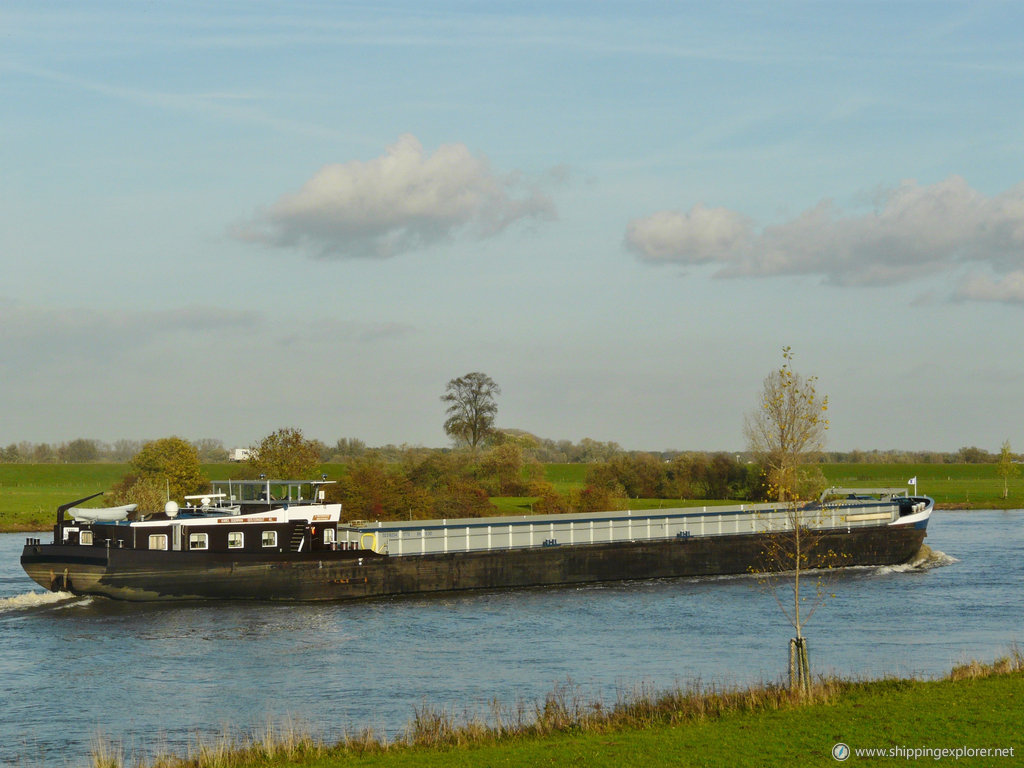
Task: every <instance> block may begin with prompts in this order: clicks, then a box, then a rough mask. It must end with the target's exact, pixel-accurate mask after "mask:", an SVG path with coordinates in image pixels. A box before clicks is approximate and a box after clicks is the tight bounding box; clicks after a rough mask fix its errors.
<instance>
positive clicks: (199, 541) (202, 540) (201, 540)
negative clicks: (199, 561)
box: [188, 533, 210, 549]
mask: <svg viewBox="0 0 1024 768" xmlns="http://www.w3.org/2000/svg"><path fill="white" fill-rule="evenodd" d="M209 547H210V537H209V536H208V535H207V534H205V533H190V534H189V535H188V548H189V549H209Z"/></svg>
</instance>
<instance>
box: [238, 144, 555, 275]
mask: <svg viewBox="0 0 1024 768" xmlns="http://www.w3.org/2000/svg"><path fill="white" fill-rule="evenodd" d="M554 214H555V209H554V205H553V204H552V202H551V200H550V199H549V198H548V197H547V195H545V194H544V193H543V191H542V190H541V189H540V187H539V186H538V185H530V184H527V183H524V181H523V179H522V177H521V176H520V175H519V174H515V173H512V174H504V175H503V174H498V173H496V172H495V171H494V170H492V169H491V167H490V165H489V163H488V162H487V160H486V159H485V158H483V157H479V156H476V155H473V154H472V153H471V152H470V150H469V149H468V148H467V147H466V146H465V145H464V144H444V145H442V146H440V147H438V149H437V150H436V151H435V152H434V153H433V154H426V153H425V152H424V150H423V146H422V145H421V144H420V142H419V141H418V140H417V139H416V137H415V136H412V135H410V134H405V135H403V136H400V137H399V139H398V141H397V142H395V143H394V144H392V145H391V146H390V147H388V148H387V151H386V152H385V153H384V154H383V155H382V156H380V157H377V158H374V159H373V160H370V161H368V162H359V161H351V162H348V163H335V164H331V165H326V166H324V167H323V168H321V169H320V170H319V171H317V172H316V173H315V174H314V175H313V177H312V178H310V179H309V180H308V181H307V182H306V183H305V184H304V185H303V186H302V188H301V189H299V190H298V191H297V192H295V193H292V194H287V195H284V196H282V197H281V198H280V199H278V200H277V202H275V203H274V204H272V205H270V206H269V207H267V208H266V209H264V210H262V211H260V212H258V213H257V214H256V216H255V217H254V218H253V219H252V220H251V221H249V222H247V223H245V224H242V225H240V226H238V227H236V228H235V229H234V230H233V234H234V236H235V237H237V238H239V239H241V240H245V241H248V242H259V243H264V244H267V245H272V246H279V247H298V248H304V249H307V250H310V251H312V252H313V253H314V254H315V255H317V256H320V257H323V258H338V257H372V258H386V257H389V256H394V255H396V254H398V253H401V252H403V251H408V250H411V249H414V248H418V247H423V246H429V245H432V244H435V243H438V242H442V241H445V240H448V239H449V238H451V237H453V236H455V235H456V234H457V233H460V232H470V233H472V234H474V235H475V236H476V237H481V238H483V237H490V236H492V235H495V234H497V233H499V232H501V231H502V230H504V229H505V228H506V227H508V226H509V225H511V224H512V223H514V222H517V221H522V220H529V219H551V218H553V217H554Z"/></svg>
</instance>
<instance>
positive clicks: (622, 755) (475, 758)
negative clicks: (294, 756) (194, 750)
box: [303, 675, 1024, 768]
mask: <svg viewBox="0 0 1024 768" xmlns="http://www.w3.org/2000/svg"><path fill="white" fill-rule="evenodd" d="M1022 712H1024V679H1022V678H1021V677H1020V676H1019V675H1017V676H1015V677H1009V676H1008V677H989V678H983V679H980V680H972V681H958V682H953V681H950V680H945V681H941V682H880V683H870V684H864V685H862V686H857V687H855V688H854V690H851V691H849V692H847V693H844V694H841V695H839V696H838V697H837V700H836V701H834V702H832V703H827V704H816V705H811V706H808V707H805V708H796V709H784V710H775V711H766V712H754V713H744V712H734V713H730V714H727V715H724V716H722V717H720V718H718V719H710V720H704V721H697V722H688V723H682V724H678V725H658V726H653V727H650V728H644V729H640V728H633V729H627V730H621V731H609V732H585V733H576V734H573V733H561V734H558V735H556V736H549V737H545V738H533V739H524V740H521V741H516V742H511V743H495V744H490V745H485V746H476V747H466V748H460V749H447V750H438V749H433V750H417V749H410V750H404V751H396V752H392V753H378V754H372V755H364V756H359V757H354V756H344V757H336V758H323V759H320V760H315V761H311V762H308V763H303V765H306V766H308V768H335V767H339V766H353V768H354V767H355V766H366V767H367V768H370V767H371V766H372V767H376V766H380V768H405V766H409V767H410V768H411V767H412V766H417V767H423V768H429V767H430V766H436V767H437V768H451V767H452V766H524V767H525V766H545V765H550V766H588V767H593V768H601V767H607V768H619V767H620V766H624V765H642V766H651V767H652V768H653V767H655V766H665V767H666V768H668V767H669V766H672V768H685V767H689V766H694V767H696V766H721V767H722V768H742V767H743V766H750V768H759V767H761V766H822V765H832V764H837V762H836V761H835V760H834V759H833V757H832V748H833V747H834V746H835V745H836V744H837V743H840V742H842V743H845V744H847V745H849V746H850V747H851V749H864V748H869V749H870V748H877V749H903V750H904V752H903V754H904V755H907V754H913V753H912V752H911V750H914V749H921V748H932V749H935V748H938V749H941V748H950V749H955V748H958V747H964V746H968V747H974V748H978V747H985V748H990V747H991V748H1004V749H1009V748H1012V749H1013V750H1014V756H1015V757H1016V760H1019V759H1021V755H1024V738H1022V736H1021V731H1020V725H1019V723H1020V715H1021V713H1022ZM919 759H920V761H922V762H929V763H934V762H936V761H935V758H934V757H931V756H925V755H924V754H922V755H921V757H920V758H919ZM947 759H948V760H952V759H953V758H952V757H949V758H947ZM847 762H848V764H851V765H863V766H874V765H893V764H894V763H906V762H918V761H910V760H908V759H907V757H905V756H900V755H899V754H898V753H897V754H895V755H893V756H891V757H890V756H885V757H873V758H872V757H862V756H858V755H856V754H854V755H853V756H851V757H850V759H849V760H848V761H847ZM958 762H963V763H966V764H968V765H972V764H973V765H979V766H981V765H986V766H992V765H998V764H1000V762H1002V763H1003V764H1005V765H1007V766H1010V765H1015V764H1018V763H1016V761H1015V759H1014V757H1009V756H1008V757H1006V758H1002V759H1001V761H1000V759H997V758H995V757H989V756H986V757H984V758H981V757H976V758H973V759H972V758H968V757H966V756H965V757H963V758H961V760H960V761H958ZM918 764H919V763H918Z"/></svg>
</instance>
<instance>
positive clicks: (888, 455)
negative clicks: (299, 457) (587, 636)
mask: <svg viewBox="0 0 1024 768" xmlns="http://www.w3.org/2000/svg"><path fill="white" fill-rule="evenodd" d="M509 440H512V441H515V442H516V443H517V444H519V445H520V447H521V448H522V450H523V454H524V456H525V457H526V458H528V459H530V460H534V461H538V462H540V463H542V464H595V463H600V462H607V461H610V460H611V459H612V458H614V457H617V456H651V457H654V458H655V459H658V460H660V461H663V462H671V461H672V460H674V459H676V458H677V457H679V456H693V455H704V456H709V457H710V456H715V455H719V454H718V453H716V452H713V451H685V450H664V451H633V450H626V449H624V448H623V447H622V446H620V445H619V444H618V443H616V442H613V441H607V442H602V441H600V440H592V439H591V438H589V437H585V438H583V439H582V440H580V441H579V442H578V443H574V442H573V441H571V440H551V439H548V438H540V437H536V436H535V435H532V434H530V433H528V432H523V431H521V430H505V431H503V432H499V433H498V437H497V439H492V440H491V442H490V443H489V444H488V446H487V447H488V448H493V447H494V446H495V445H499V444H501V443H503V442H507V441H509ZM146 442H147V441H145V440H116V441H114V442H113V443H106V442H103V441H100V440H93V439H89V438H77V439H75V440H71V441H69V442H62V443H32V442H27V441H22V442H18V443H10V444H8V445H7V446H6V447H3V448H0V463H3V464H92V463H105V462H110V463H121V464H123V463H127V462H129V461H131V460H132V458H134V457H135V456H136V455H137V454H138V453H139V451H141V450H142V446H143V445H145V443H146ZM190 442H191V444H192V445H193V446H194V447H195V449H196V451H197V452H198V454H199V458H200V460H201V461H203V462H208V463H216V462H224V461H228V459H229V457H230V454H229V450H228V448H227V447H225V445H224V443H223V441H221V440H217V439H213V438H206V439H202V440H192V441H190ZM310 442H312V443H313V444H314V445H315V446H316V449H317V450H318V451H319V453H320V458H321V461H323V462H324V463H345V462H347V461H351V460H353V459H357V458H362V457H366V456H373V457H375V458H378V459H382V460H384V461H388V462H401V461H404V460H405V459H406V458H407V457H408V456H409V455H417V456H420V455H423V454H425V453H435V452H436V453H441V454H445V453H450V452H451V450H452V449H450V448H424V447H421V446H410V445H405V444H403V445H393V444H388V445H383V446H376V447H371V446H368V445H367V444H366V443H365V442H363V441H362V440H359V439H358V438H350V437H343V438H341V439H339V440H338V441H337V442H335V444H334V445H327V444H326V443H323V442H321V441H319V440H312V441H310ZM239 447H241V446H239ZM722 455H731V456H733V457H734V458H735V459H736V461H737V462H740V463H746V462H748V461H750V459H751V458H752V457H751V456H750V455H749V454H748V453H747V452H745V451H736V452H730V453H728V454H724V453H723V454H722ZM1017 458H1019V456H1018V457H1017ZM820 460H821V461H822V462H823V463H828V464H994V463H996V462H997V461H998V460H999V453H998V452H996V453H990V452H989V451H987V450H985V449H984V448H978V447H976V446H968V447H964V448H961V449H960V450H958V451H956V452H953V453H949V452H941V451H900V450H886V451H882V450H853V451H830V452H827V453H824V454H822V456H821V457H820Z"/></svg>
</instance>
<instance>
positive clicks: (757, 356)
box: [0, 0, 1024, 450]
mask: <svg viewBox="0 0 1024 768" xmlns="http://www.w3.org/2000/svg"><path fill="white" fill-rule="evenodd" d="M425 5H426V4H422V3H365V4H363V3H360V4H353V3H344V2H307V3H269V2H264V3H260V2H245V3H217V4H209V3H188V2H177V3H145V4H142V3H129V2H125V3H105V2H75V3H70V2H68V3H60V2H56V3H46V4H40V3H35V2H32V3H28V2H18V0H12V1H11V2H7V3H5V4H4V6H3V8H2V9H0V41H2V42H0V99H2V102H0V103H2V104H3V113H2V117H0V258H2V259H3V267H4V269H3V273H4V275H5V279H4V280H3V283H2V285H0V376H2V384H0V387H2V393H0V395H2V396H0V442H2V443H5V444H6V443H8V442H13V441H18V440H32V441H59V440H68V439H73V438H75V437H79V436H87V437H94V438H98V439H103V440H114V439H117V438H120V437H130V438H152V437H161V436H165V435H169V434H179V435H182V436H185V437H189V438H202V437H216V438H221V439H223V440H224V441H225V442H226V443H228V444H238V445H245V444H249V443H252V442H254V441H256V440H258V439H259V438H261V437H262V436H263V435H265V434H268V433H269V432H271V431H273V430H274V429H277V428H278V427H282V426H296V427H299V428H301V429H303V430H304V432H305V433H306V434H307V435H308V436H311V437H317V438H319V439H322V440H324V441H326V442H329V443H332V442H333V441H334V440H336V439H337V438H339V437H343V436H350V437H359V438H361V439H363V440H366V441H367V442H368V443H370V444H382V443H386V442H394V443H403V442H405V443H412V444H424V445H444V444H446V438H445V436H444V434H443V431H442V429H441V424H442V422H443V407H442V404H441V402H440V399H439V398H440V395H441V394H442V393H443V391H444V385H445V383H446V382H447V381H448V380H449V379H451V378H454V377H456V376H459V375H462V374H464V373H467V372H469V371H475V370H480V371H484V372H486V373H488V374H489V375H491V376H492V377H493V378H494V379H495V380H496V381H497V382H498V383H499V384H500V385H501V387H502V395H501V397H500V399H499V419H498V421H499V424H500V425H501V426H504V427H516V428H521V429H527V430H530V431H533V432H535V433H537V434H539V435H542V436H545V437H551V438H556V439H559V438H568V439H572V440H579V439H581V438H583V437H592V438H595V439H600V440H615V441H617V442H619V443H620V444H622V445H624V446H626V447H629V448H637V449H651V450H653V449H662V448H680V449H726V450H733V449H740V448H742V447H743V436H742V421H743V415H744V414H745V413H746V412H748V411H750V410H751V409H752V408H753V407H754V406H755V404H756V398H757V393H758V390H759V388H760V385H761V381H762V380H763V378H764V376H765V375H766V374H767V373H768V372H769V371H770V370H771V369H772V368H773V367H777V366H778V365H779V364H781V362H782V356H781V350H782V347H783V346H786V345H790V346H792V347H793V350H794V353H795V355H796V358H795V367H796V368H797V370H798V371H800V372H802V373H804V374H807V375H816V376H818V378H819V388H820V390H821V391H823V392H825V393H827V394H828V395H829V397H830V401H831V409H830V418H831V424H832V428H831V430H830V436H829V446H830V447H831V448H833V449H836V450H844V449H851V448H857V447H859V448H907V449H936V450H955V449H957V448H958V447H960V446H962V445H968V444H977V445H980V446H982V447H986V448H988V449H990V450H996V449H997V448H998V446H999V444H1000V443H1001V442H1002V441H1003V440H1005V439H1010V440H1011V443H1013V444H1014V446H1015V447H1018V448H1019V446H1024V418H1022V409H1021V406H1020V400H1021V397H1020V396H1021V392H1022V391H1024V356H1022V355H1021V353H1020V343H1019V341H1018V339H1019V337H1020V329H1021V320H1022V318H1024V314H1022V313H1024V167H1022V161H1021V158H1022V156H1024V155H1022V149H1024V114H1022V111H1024V102H1022V100H1021V98H1020V94H1021V93H1024V42H1022V36H1021V34H1020V30H1021V29H1024V6H1020V5H1018V4H1015V3H985V2H970V3H942V2H920V3H900V2H886V3H837V2H826V3H804V2H770V3H769V2H764V3H759V2H747V3H722V4H709V3H643V2H640V3H638V2H629V3H589V2H587V3H584V2H579V3H558V2H548V3H543V4H539V3H536V4H534V3H482V2H481V3H469V2H467V3H432V4H429V6H427V7H425Z"/></svg>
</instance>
